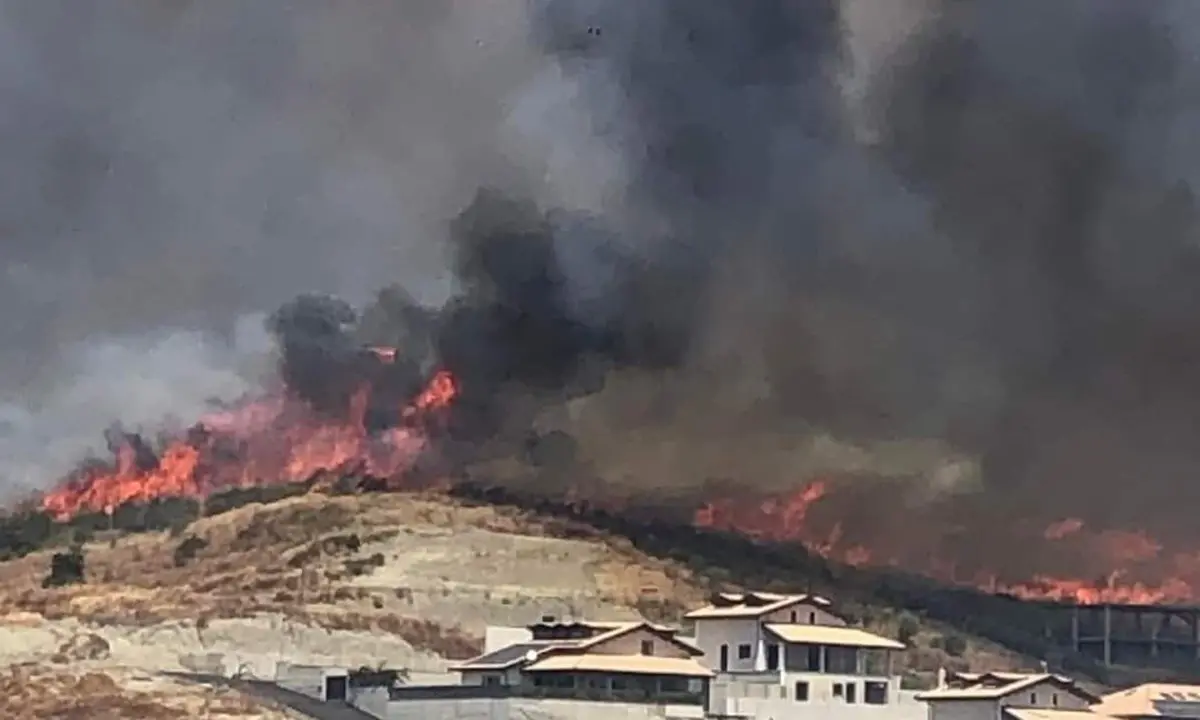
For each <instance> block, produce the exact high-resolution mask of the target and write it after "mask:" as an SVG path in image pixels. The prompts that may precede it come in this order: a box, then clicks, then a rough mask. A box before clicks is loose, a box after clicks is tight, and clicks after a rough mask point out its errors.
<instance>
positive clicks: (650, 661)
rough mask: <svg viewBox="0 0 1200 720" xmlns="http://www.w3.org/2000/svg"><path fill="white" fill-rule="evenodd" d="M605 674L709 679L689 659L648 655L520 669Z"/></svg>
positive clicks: (573, 658)
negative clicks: (679, 676)
mask: <svg viewBox="0 0 1200 720" xmlns="http://www.w3.org/2000/svg"><path fill="white" fill-rule="evenodd" d="M571 671H573V672H609V673H628V674H630V675H681V676H684V677H712V676H713V673H712V671H711V670H709V669H708V668H706V667H704V666H703V665H701V664H700V663H698V662H696V661H695V660H693V659H691V658H686V659H684V658H668V657H654V656H651V655H601V654H599V653H582V654H563V655H551V656H549V657H546V658H544V659H542V660H538V661H537V662H535V663H533V664H532V665H528V666H526V667H525V668H524V672H530V673H537V672H571Z"/></svg>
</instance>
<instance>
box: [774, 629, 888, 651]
mask: <svg viewBox="0 0 1200 720" xmlns="http://www.w3.org/2000/svg"><path fill="white" fill-rule="evenodd" d="M764 627H765V628H766V629H767V630H769V631H770V632H771V633H773V634H774V635H776V636H777V637H778V638H779V639H780V640H783V641H784V642H786V643H802V644H805V645H838V646H844V647H861V648H881V649H888V650H903V649H904V647H905V646H904V643H902V642H897V641H896V640H892V639H891V638H885V637H883V636H881V635H875V634H874V633H869V632H867V631H866V630H860V629H858V628H851V627H840V626H834V625H796V624H784V623H778V624H777V623H767V624H766V625H764Z"/></svg>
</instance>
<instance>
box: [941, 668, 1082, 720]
mask: <svg viewBox="0 0 1200 720" xmlns="http://www.w3.org/2000/svg"><path fill="white" fill-rule="evenodd" d="M917 698H918V699H919V700H922V701H924V702H926V703H928V705H929V720H1090V719H1099V718H1101V717H1102V716H1100V715H1097V714H1095V713H1093V711H1092V710H1091V709H1090V708H1091V706H1092V705H1093V704H1094V703H1096V702H1097V701H1099V698H1098V697H1096V696H1095V695H1093V694H1091V693H1089V692H1087V691H1086V690H1084V689H1083V688H1081V687H1079V686H1077V685H1076V684H1075V681H1074V680H1072V679H1071V678H1069V677H1065V676H1062V675H1051V674H1049V673H1038V674H1029V673H1007V672H987V673H955V674H952V675H950V676H948V677H947V676H943V677H942V678H941V679H940V680H939V687H937V688H935V689H933V690H930V691H928V692H923V693H919V694H918V695H917Z"/></svg>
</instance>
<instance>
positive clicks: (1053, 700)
mask: <svg viewBox="0 0 1200 720" xmlns="http://www.w3.org/2000/svg"><path fill="white" fill-rule="evenodd" d="M1050 704H1051V705H1053V706H1054V707H1058V693H1054V694H1053V695H1051V696H1050Z"/></svg>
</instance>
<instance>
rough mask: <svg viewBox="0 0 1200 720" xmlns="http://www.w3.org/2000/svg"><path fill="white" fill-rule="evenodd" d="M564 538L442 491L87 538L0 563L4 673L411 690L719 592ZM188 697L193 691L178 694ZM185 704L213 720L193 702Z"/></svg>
mask: <svg viewBox="0 0 1200 720" xmlns="http://www.w3.org/2000/svg"><path fill="white" fill-rule="evenodd" d="M561 530H562V528H561V526H560V525H556V524H555V522H554V521H551V520H543V519H539V518H536V517H534V516H531V515H529V514H527V513H524V512H521V511H518V510H514V509H505V508H492V507H470V506H466V505H464V504H461V503H459V502H456V501H453V500H450V499H447V498H445V497H441V496H434V495H429V496H414V495H397V494H370V495H352V496H338V497H333V496H328V495H323V494H319V493H310V494H308V495H304V496H300V497H296V498H290V499H287V500H283V501H280V502H277V503H273V504H270V505H261V504H254V505H249V506H246V507H243V508H240V509H237V510H234V511H231V512H228V513H224V514H221V515H217V516H214V517H208V518H204V519H202V520H198V521H196V522H194V523H192V524H191V525H190V526H188V527H187V528H186V529H184V530H183V531H181V532H177V533H174V534H171V533H165V532H163V533H144V534H134V535H126V536H123V537H113V538H111V539H102V540H99V541H96V542H92V543H89V544H88V545H86V546H85V547H84V548H83V549H84V554H85V559H86V574H87V582H86V583H84V584H80V585H73V586H68V587H65V588H52V589H44V588H42V587H41V583H42V579H43V578H44V577H45V576H46V574H47V570H48V567H49V560H50V557H49V556H50V554H51V553H50V552H49V551H47V552H41V553H36V554H34V555H30V556H27V557H25V558H22V559H20V560H15V561H10V562H7V563H2V564H0V671H3V668H4V667H5V666H7V667H8V668H9V669H8V672H9V673H14V672H30V671H29V670H28V669H21V668H28V667H29V666H28V665H23V664H28V663H39V664H40V666H41V667H42V668H46V670H44V671H41V672H42V675H41V676H39V677H38V678H31V679H30V682H32V683H33V684H35V685H37V684H42V683H45V684H47V685H48V686H54V687H63V688H69V687H72V685H71V683H79V682H89V683H93V684H96V683H108V682H110V681H111V683H112V686H113V687H114V688H116V689H115V690H113V691H112V692H114V693H115V692H118V691H120V692H124V691H125V690H124V689H128V688H134V689H132V690H129V692H135V691H136V690H137V689H136V688H135V687H134V686H136V684H137V683H136V682H134V681H133V680H132V679H131V678H142V680H139V681H138V682H143V683H145V682H150V680H146V678H150V679H152V680H153V682H166V681H165V680H162V679H161V678H160V677H159V676H157V675H155V673H157V672H160V671H169V670H186V669H206V668H209V667H211V666H212V665H213V664H214V663H216V664H217V665H219V666H220V669H221V670H223V671H225V672H234V671H241V672H243V673H247V674H250V675H257V676H260V677H266V676H270V675H271V674H272V673H273V671H274V667H275V662H276V661H278V660H281V659H285V660H287V661H290V662H300V663H304V662H316V663H329V664H336V665H343V666H350V667H358V666H363V665H371V666H376V665H386V666H389V667H401V668H405V669H407V670H409V671H410V673H411V674H412V675H413V676H414V680H415V679H421V680H434V679H437V680H441V681H445V680H446V679H447V677H446V676H445V675H444V669H445V667H446V665H447V659H453V658H462V657H468V656H470V655H471V654H473V653H475V652H477V651H478V650H479V648H480V638H481V637H482V635H483V631H484V628H485V627H486V626H487V625H489V624H522V623H528V622H531V621H534V620H536V619H537V618H538V617H540V616H541V615H543V614H555V615H560V616H563V615H573V616H576V617H592V618H606V619H607V618H611V619H621V618H633V617H637V616H639V614H645V615H651V616H654V619H656V620H672V619H678V616H679V615H680V614H681V612H682V611H683V610H684V609H685V608H688V607H693V606H696V605H698V604H700V603H702V602H703V600H704V597H705V596H706V594H707V592H708V591H709V590H711V589H712V588H711V583H710V582H709V579H708V578H704V577H697V576H696V575H695V574H693V573H692V572H691V571H689V570H687V569H685V568H683V567H681V566H678V565H676V564H674V563H672V562H669V561H664V560H658V559H655V558H651V557H648V556H646V555H644V554H642V553H639V552H637V551H636V550H634V549H633V548H632V546H631V545H630V544H629V543H628V542H625V541H622V540H620V539H612V538H604V537H602V536H599V535H597V536H595V537H585V538H576V539H564V538H562V537H559V536H561V535H562V534H563V533H562V532H561ZM912 622H913V619H912V618H909V617H905V616H902V615H901V614H899V613H893V612H889V611H888V610H887V609H886V608H884V609H878V610H877V611H875V612H872V613H871V619H870V623H869V624H870V625H871V626H873V627H874V628H875V629H877V630H880V631H882V632H885V633H887V634H889V635H892V636H895V635H897V634H898V633H899V632H900V631H901V626H902V625H904V624H906V623H912ZM912 629H913V628H911V627H910V628H908V630H909V631H911V630H912ZM916 629H917V630H918V632H917V635H916V636H915V638H914V648H913V649H912V650H910V651H909V652H908V653H907V656H906V659H905V662H906V665H907V666H908V667H909V668H910V669H911V670H913V671H916V672H919V673H921V674H928V673H931V672H933V671H935V670H936V668H937V667H938V666H939V665H942V664H948V665H950V666H952V667H961V666H964V665H966V664H972V665H975V666H977V667H1000V668H1013V667H1019V666H1028V665H1029V663H1028V662H1022V660H1021V659H1020V658H1018V657H1015V656H1013V655H1011V654H1009V653H1005V652H1003V651H1001V650H999V649H998V648H996V647H994V646H990V645H988V644H986V643H983V642H980V641H975V640H971V639H968V642H967V647H966V648H965V650H963V649H961V648H955V650H958V652H957V654H958V655H959V657H950V656H949V655H948V654H947V652H946V650H945V649H944V645H945V643H944V636H945V635H946V633H945V629H944V628H937V627H927V626H920V627H918V628H916ZM14 668H16V669H14ZM81 673H83V675H81ZM80 678H83V679H80ZM88 678H90V679H88ZM102 678H108V680H103V679H102ZM97 687H99V685H97ZM105 687H109V686H108V685H105ZM64 692H65V691H64ZM189 692H190V693H191V694H192V695H194V694H195V693H199V692H201V691H200V690H198V689H193V690H190V691H188V692H182V691H181V692H180V693H179V694H180V696H184V695H188V693H189ZM100 694H103V693H100ZM143 695H144V693H143ZM138 697H142V696H138ZM156 702H157V701H156ZM195 702H201V700H196V701H195ZM211 702H216V701H215V700H212V701H211ZM211 702H210V704H211ZM222 702H225V701H222ZM230 702H232V701H230ZM238 702H246V703H249V701H248V700H246V699H244V698H242V699H239V700H238ZM202 704H203V703H202V702H201V705H202ZM193 705H195V703H193ZM246 707H248V708H249V707H251V705H247V706H246ZM197 708H199V709H197ZM161 712H163V713H169V712H172V710H170V709H167V710H162V711H161ZM187 712H188V713H190V715H191V717H199V718H203V717H210V716H211V717H215V716H216V714H215V711H213V712H212V713H210V714H209V715H205V714H204V713H205V712H206V711H205V710H203V709H202V708H201V707H200V706H199V705H197V706H195V707H189V708H188V709H187ZM222 712H225V716H232V713H231V712H229V711H222ZM247 712H249V710H247ZM264 712H265V711H264ZM10 716H11V717H25V716H21V715H5V717H10ZM92 716H95V717H102V714H98V715H89V717H92ZM145 716H146V717H157V716H154V715H145ZM28 717H40V716H36V715H29V716H28ZM45 717H51V715H45ZM162 717H173V716H171V715H169V714H164V715H162ZM247 717H250V716H249V715H247ZM262 717H269V715H262Z"/></svg>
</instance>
